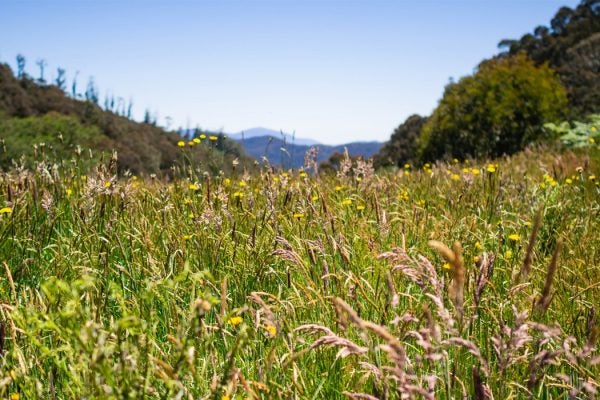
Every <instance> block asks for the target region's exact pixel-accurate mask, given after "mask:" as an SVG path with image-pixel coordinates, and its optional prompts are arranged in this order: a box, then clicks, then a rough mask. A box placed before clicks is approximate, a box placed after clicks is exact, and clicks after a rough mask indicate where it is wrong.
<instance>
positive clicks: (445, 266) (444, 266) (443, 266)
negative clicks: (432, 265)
mask: <svg viewBox="0 0 600 400" xmlns="http://www.w3.org/2000/svg"><path fill="white" fill-rule="evenodd" d="M442 268H443V269H447V270H450V269H452V267H451V266H450V263H444V265H442Z"/></svg>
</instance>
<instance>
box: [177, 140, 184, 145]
mask: <svg viewBox="0 0 600 400" xmlns="http://www.w3.org/2000/svg"><path fill="white" fill-rule="evenodd" d="M177 146H179V147H185V142H184V141H183V140H180V141H179V142H177Z"/></svg>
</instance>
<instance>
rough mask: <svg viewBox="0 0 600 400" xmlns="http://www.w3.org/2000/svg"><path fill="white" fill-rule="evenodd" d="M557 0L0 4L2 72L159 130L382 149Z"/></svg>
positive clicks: (541, 20) (0, 0)
mask: <svg viewBox="0 0 600 400" xmlns="http://www.w3.org/2000/svg"><path fill="white" fill-rule="evenodd" d="M577 4H578V1H567V0H562V1H555V0H500V1H493V0H437V1H434V0H421V1H407V0H404V1H403V0H397V1H381V0H368V1H367V0H365V1H341V0H329V1H287V0H281V1H249V0H248V1H181V0H178V1H168V2H167V1H154V0H149V1H141V0H140V1H124V0H123V1H115V0H106V1H97V2H95V1H89V0H88V1H86V0H80V1H59V0H39V1H27V0H21V1H13V0H0V61H2V62H9V63H10V64H11V66H13V69H14V65H15V62H14V59H15V56H16V55H17V54H18V53H21V54H23V55H24V56H25V57H26V58H27V61H28V63H27V71H28V72H29V74H31V75H33V76H37V75H38V69H37V67H36V65H35V61H36V60H37V59H38V58H43V59H45V60H46V62H47V63H48V66H47V68H46V78H52V77H54V76H55V74H56V68H57V67H63V68H65V69H66V70H67V76H68V78H69V85H70V79H71V78H72V77H73V75H74V74H75V72H76V71H79V78H78V85H79V87H80V88H83V87H84V86H85V84H86V82H87V80H88V78H89V77H90V76H93V77H94V79H95V81H96V83H97V84H98V87H99V89H100V94H101V97H104V95H105V94H106V93H107V92H109V93H111V94H114V95H115V96H122V97H124V98H125V99H129V98H133V102H134V107H133V110H134V116H135V117H136V118H137V119H140V118H141V117H142V115H143V113H144V110H145V109H146V108H149V109H150V110H152V111H156V112H157V113H158V116H159V123H160V124H161V125H165V123H166V117H171V118H172V121H173V123H172V125H173V126H174V127H176V126H183V127H186V126H188V125H189V126H190V127H195V126H196V125H198V126H200V127H202V128H205V129H211V130H222V131H224V132H230V133H233V132H238V131H240V130H243V129H248V128H252V127H256V126H264V127H268V128H272V129H277V130H279V129H282V130H284V131H288V132H292V131H295V132H296V135H297V136H299V137H310V138H314V139H317V140H319V141H321V142H323V143H343V142H348V141H355V140H387V139H388V138H389V136H390V134H391V133H392V131H393V130H394V128H395V127H396V126H397V125H398V124H400V123H401V122H402V121H403V120H404V119H405V118H406V117H408V116H409V115H411V114H413V113H419V114H423V115H426V114H429V113H431V111H432V110H433V109H434V108H435V106H436V104H437V102H438V100H439V99H440V97H441V96H442V93H443V90H444V86H445V85H446V84H447V83H448V80H449V79H450V78H454V79H456V78H459V77H461V76H464V75H468V74H470V73H472V71H473V68H474V67H476V66H477V64H478V63H479V62H480V61H481V60H482V59H483V58H487V57H490V56H492V55H494V54H495V53H497V44H498V42H499V41H500V40H501V39H503V38H519V37H520V36H521V35H523V34H524V33H527V32H531V31H533V29H534V28H535V27H536V26H537V25H548V24H549V21H550V19H551V18H552V16H553V15H554V13H555V12H556V11H557V10H558V9H559V8H560V6H562V5H567V6H569V7H575V6H576V5H577Z"/></svg>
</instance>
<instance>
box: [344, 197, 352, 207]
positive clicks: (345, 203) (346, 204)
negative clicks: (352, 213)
mask: <svg viewBox="0 0 600 400" xmlns="http://www.w3.org/2000/svg"><path fill="white" fill-rule="evenodd" d="M350 204H352V200H351V199H344V201H342V205H343V206H349V205H350Z"/></svg>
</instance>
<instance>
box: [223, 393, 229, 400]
mask: <svg viewBox="0 0 600 400" xmlns="http://www.w3.org/2000/svg"><path fill="white" fill-rule="evenodd" d="M221 400H230V397H229V396H227V395H226V394H224V395H223V396H221Z"/></svg>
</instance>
